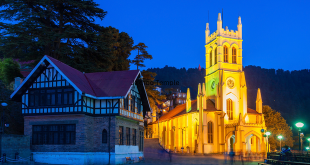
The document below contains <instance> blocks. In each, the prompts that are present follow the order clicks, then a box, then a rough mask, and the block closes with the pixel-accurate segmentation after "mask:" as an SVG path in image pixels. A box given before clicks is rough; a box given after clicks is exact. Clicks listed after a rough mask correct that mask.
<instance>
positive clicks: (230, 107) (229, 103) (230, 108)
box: [226, 99, 234, 120]
mask: <svg viewBox="0 0 310 165" xmlns="http://www.w3.org/2000/svg"><path fill="white" fill-rule="evenodd" d="M226 103H227V105H226V106H227V115H228V119H229V120H233V119H234V107H233V101H232V100H231V99H227V101H226Z"/></svg>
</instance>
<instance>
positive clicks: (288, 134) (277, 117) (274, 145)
mask: <svg viewBox="0 0 310 165" xmlns="http://www.w3.org/2000/svg"><path fill="white" fill-rule="evenodd" d="M263 114H264V118H265V122H266V127H267V130H268V131H270V132H271V135H270V136H269V143H270V149H271V150H275V149H276V150H279V149H280V140H279V139H278V136H279V135H282V136H283V139H282V144H281V145H282V146H284V145H287V146H290V147H293V143H294V140H293V133H292V130H291V129H290V127H289V126H288V124H287V123H286V120H285V119H284V118H283V117H282V116H281V113H280V112H277V111H275V110H273V109H271V108H270V107H269V106H268V105H264V106H263Z"/></svg>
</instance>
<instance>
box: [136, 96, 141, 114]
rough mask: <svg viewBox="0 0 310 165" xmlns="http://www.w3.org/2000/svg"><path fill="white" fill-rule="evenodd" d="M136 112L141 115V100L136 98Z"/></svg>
mask: <svg viewBox="0 0 310 165" xmlns="http://www.w3.org/2000/svg"><path fill="white" fill-rule="evenodd" d="M137 110H138V113H141V99H140V98H137Z"/></svg>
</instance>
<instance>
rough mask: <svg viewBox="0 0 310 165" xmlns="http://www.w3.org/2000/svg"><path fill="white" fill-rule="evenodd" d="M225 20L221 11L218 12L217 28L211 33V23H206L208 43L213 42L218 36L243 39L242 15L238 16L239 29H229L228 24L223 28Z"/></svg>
mask: <svg viewBox="0 0 310 165" xmlns="http://www.w3.org/2000/svg"><path fill="white" fill-rule="evenodd" d="M222 25H223V22H222V19H221V13H219V14H218V20H217V30H216V31H215V32H213V33H212V34H210V29H209V23H207V25H206V44H208V43H210V42H212V41H213V40H214V39H216V38H217V37H220V36H221V37H224V38H231V39H238V40H242V24H241V17H240V16H239V18H238V24H237V30H229V29H228V27H227V26H226V27H225V29H224V28H222Z"/></svg>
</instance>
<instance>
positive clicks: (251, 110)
mask: <svg viewBox="0 0 310 165" xmlns="http://www.w3.org/2000/svg"><path fill="white" fill-rule="evenodd" d="M247 112H248V113H251V114H259V113H258V112H257V111H255V110H254V109H251V108H248V110H247Z"/></svg>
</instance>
